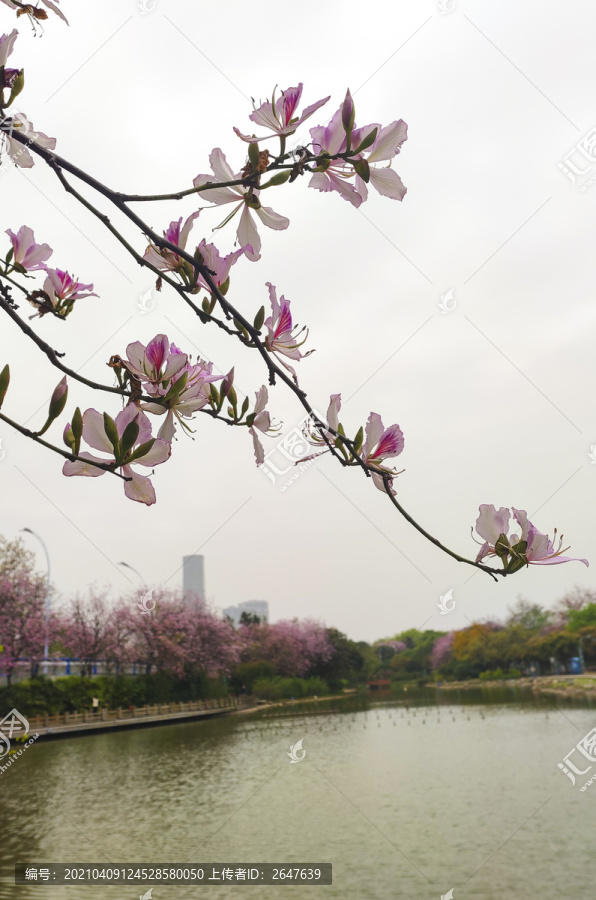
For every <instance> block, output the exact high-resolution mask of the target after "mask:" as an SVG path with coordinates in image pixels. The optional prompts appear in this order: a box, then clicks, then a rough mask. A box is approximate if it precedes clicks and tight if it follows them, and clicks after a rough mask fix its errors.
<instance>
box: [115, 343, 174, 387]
mask: <svg viewBox="0 0 596 900" xmlns="http://www.w3.org/2000/svg"><path fill="white" fill-rule="evenodd" d="M126 355H127V357H128V362H129V368H130V370H131V371H132V372H133V374H134V375H136V376H137V378H139V379H140V380H141V381H142V382H149V383H150V384H153V385H157V384H160V383H165V382H169V381H170V380H171V379H172V378H173V377H174V375H176V373H177V372H180V371H181V370H182V369H183V368H184V367H185V366H186V364H187V362H188V356H187V355H186V353H182V352H181V351H180V350H179V349H178V348H177V347H176V346H175V345H174V344H172V346H171V347H170V342H169V340H168V338H167V337H166V335H165V334H156V335H155V337H154V338H153V340H151V341H149V343H148V344H147V346H145V345H144V344H141V342H140V341H135V342H134V343H132V344H129V345H128V347H127V348H126Z"/></svg>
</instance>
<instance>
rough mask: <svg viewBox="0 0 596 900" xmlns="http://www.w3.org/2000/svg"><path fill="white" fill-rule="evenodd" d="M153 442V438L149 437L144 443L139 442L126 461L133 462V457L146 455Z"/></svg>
mask: <svg viewBox="0 0 596 900" xmlns="http://www.w3.org/2000/svg"><path fill="white" fill-rule="evenodd" d="M154 443H155V438H151V440H149V441H145V443H144V444H140V445H139V446H138V447H137V449H136V450H135V452H134V453H131V455H130V456H129V458H128V459H127V460H126V462H127V463H131V462H134V461H135V459H142V457H143V456H147V454H148V453H149V451H150V450H151V448H152V447H153V445H154Z"/></svg>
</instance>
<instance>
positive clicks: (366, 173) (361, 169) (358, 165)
mask: <svg viewBox="0 0 596 900" xmlns="http://www.w3.org/2000/svg"><path fill="white" fill-rule="evenodd" d="M352 165H353V166H354V171H355V172H356V175H360V177H361V178H362V180H363V181H364V182H366V183H367V184H368V182H369V181H370V166H369V165H368V163H367V161H366V160H365V159H356V160H354V162H353V163H352Z"/></svg>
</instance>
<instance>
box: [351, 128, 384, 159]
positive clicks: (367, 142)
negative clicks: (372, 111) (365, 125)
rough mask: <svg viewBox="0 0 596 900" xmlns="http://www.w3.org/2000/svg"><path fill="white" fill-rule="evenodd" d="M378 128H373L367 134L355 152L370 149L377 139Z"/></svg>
mask: <svg viewBox="0 0 596 900" xmlns="http://www.w3.org/2000/svg"><path fill="white" fill-rule="evenodd" d="M378 130H379V129H378V128H373V130H372V131H371V132H370V133H369V134H367V135H366V137H365V138H364V139H363V140H362V141H361V142H360V144H359V145H358V146H357V147H356V149H355V150H354V154H357V153H362V151H363V150H368V148H369V147H371V146H372V145H373V144H374V142H375V141H376V139H377V131H378Z"/></svg>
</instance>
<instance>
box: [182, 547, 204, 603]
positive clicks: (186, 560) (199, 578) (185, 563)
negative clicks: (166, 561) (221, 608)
mask: <svg viewBox="0 0 596 900" xmlns="http://www.w3.org/2000/svg"><path fill="white" fill-rule="evenodd" d="M182 589H183V592H184V597H185V598H186V597H188V596H189V595H191V594H195V595H196V594H198V596H199V597H201V599H202V600H205V599H206V597H205V559H204V557H203V556H196V555H195V556H183V557H182Z"/></svg>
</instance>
